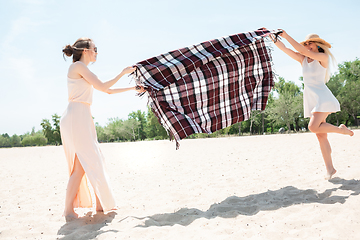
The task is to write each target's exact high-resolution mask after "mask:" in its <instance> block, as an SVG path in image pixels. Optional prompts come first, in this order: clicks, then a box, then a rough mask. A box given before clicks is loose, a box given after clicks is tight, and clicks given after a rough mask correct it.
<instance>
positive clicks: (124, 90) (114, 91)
mask: <svg viewBox="0 0 360 240" xmlns="http://www.w3.org/2000/svg"><path fill="white" fill-rule="evenodd" d="M130 90H136V91H137V92H138V93H142V92H145V91H146V90H145V89H144V87H140V88H139V89H138V88H136V86H135V87H128V88H114V89H108V90H106V91H105V92H106V93H108V94H114V93H122V92H127V91H130Z"/></svg>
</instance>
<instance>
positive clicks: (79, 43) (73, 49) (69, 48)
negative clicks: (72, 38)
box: [62, 38, 92, 62]
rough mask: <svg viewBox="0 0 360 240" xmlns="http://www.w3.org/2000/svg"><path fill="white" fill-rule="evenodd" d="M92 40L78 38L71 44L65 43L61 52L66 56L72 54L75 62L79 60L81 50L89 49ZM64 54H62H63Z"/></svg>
mask: <svg viewBox="0 0 360 240" xmlns="http://www.w3.org/2000/svg"><path fill="white" fill-rule="evenodd" d="M91 42H92V40H91V39H90V38H79V39H78V40H76V42H75V43H74V44H73V45H69V44H68V45H66V46H65V47H64V48H63V50H62V51H63V54H65V55H66V56H68V57H71V55H72V56H73V62H77V61H79V60H80V58H81V56H82V53H83V50H84V49H90V43H91ZM63 56H64V55H63Z"/></svg>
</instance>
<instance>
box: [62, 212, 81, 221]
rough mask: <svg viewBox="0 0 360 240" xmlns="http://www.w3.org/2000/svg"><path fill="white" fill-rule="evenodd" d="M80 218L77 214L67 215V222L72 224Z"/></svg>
mask: <svg viewBox="0 0 360 240" xmlns="http://www.w3.org/2000/svg"><path fill="white" fill-rule="evenodd" d="M78 218H79V216H78V215H77V214H76V213H75V212H74V213H70V214H67V215H65V220H66V222H71V221H73V220H75V219H78Z"/></svg>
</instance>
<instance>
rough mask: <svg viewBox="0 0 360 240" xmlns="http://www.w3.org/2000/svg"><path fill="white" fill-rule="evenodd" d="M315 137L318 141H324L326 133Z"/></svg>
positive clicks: (317, 134)
mask: <svg viewBox="0 0 360 240" xmlns="http://www.w3.org/2000/svg"><path fill="white" fill-rule="evenodd" d="M316 137H317V138H318V140H319V141H322V140H326V139H327V133H316Z"/></svg>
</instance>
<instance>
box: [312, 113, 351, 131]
mask: <svg viewBox="0 0 360 240" xmlns="http://www.w3.org/2000/svg"><path fill="white" fill-rule="evenodd" d="M328 115H329V113H326V112H314V113H313V115H312V117H311V118H310V122H309V126H308V128H309V130H310V131H311V132H313V133H340V134H345V135H349V136H353V135H354V132H353V131H351V130H350V129H348V128H347V127H346V126H345V125H344V124H341V125H340V126H339V127H336V126H334V125H331V124H330V123H327V122H326V118H327V116H328Z"/></svg>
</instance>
